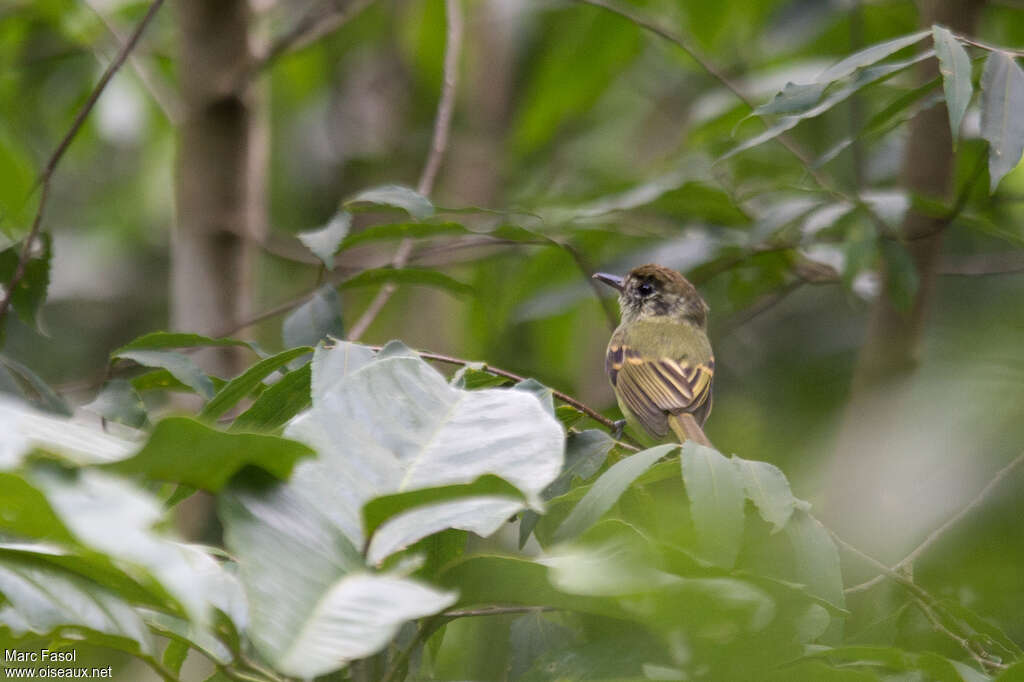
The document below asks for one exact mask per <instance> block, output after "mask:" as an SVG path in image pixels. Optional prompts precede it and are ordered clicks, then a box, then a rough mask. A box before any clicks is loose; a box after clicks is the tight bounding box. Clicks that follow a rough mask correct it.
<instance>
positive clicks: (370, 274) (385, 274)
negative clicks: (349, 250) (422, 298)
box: [338, 267, 473, 296]
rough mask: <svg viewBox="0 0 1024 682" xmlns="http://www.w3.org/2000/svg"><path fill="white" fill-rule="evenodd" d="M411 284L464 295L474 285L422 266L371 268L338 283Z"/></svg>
mask: <svg viewBox="0 0 1024 682" xmlns="http://www.w3.org/2000/svg"><path fill="white" fill-rule="evenodd" d="M389 282H390V283H394V284H410V285H413V286H426V287H433V288H435V289H444V290H445V291H450V292H452V293H453V294H456V295H459V296H464V295H467V294H471V293H473V287H471V286H469V285H467V284H463V283H462V282H460V281H458V280H457V279H454V278H452V277H449V276H448V275H446V274H444V273H442V272H438V271H437V270H424V269H420V268H392V267H382V268H370V269H369V270H363V271H362V272H360V273H359V274H358V275H355V276H354V277H350V278H349V279H346V280H345V281H344V282H342V283H341V284H339V285H338V287H339V288H340V289H358V288H359V287H370V286H379V285H381V284H385V283H389Z"/></svg>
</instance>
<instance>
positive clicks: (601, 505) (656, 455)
mask: <svg viewBox="0 0 1024 682" xmlns="http://www.w3.org/2000/svg"><path fill="white" fill-rule="evenodd" d="M677 447H679V446H678V445H658V446H656V447H653V448H650V449H648V450H644V451H643V452H638V453H636V454H635V455H630V456H629V457H626V458H625V459H623V460H621V461H619V462H616V463H615V465H614V466H612V467H611V468H610V469H608V471H606V472H604V473H603V474H601V477H600V478H598V479H597V480H596V481H595V482H594V485H593V486H592V487H591V488H590V490H589V491H587V494H586V495H585V496H584V497H583V499H582V500H580V502H579V504H577V505H576V506H575V507H573V510H572V511H571V512H570V513H569V516H568V517H567V518H566V519H565V521H563V522H562V525H561V526H559V527H558V530H557V531H556V532H555V540H556V541H562V540H567V539H569V538H573V537H575V536H577V535H579V534H580V533H582V532H583V531H585V530H586V529H587V528H589V527H590V526H592V525H594V523H596V522H597V520H598V519H600V518H601V517H602V516H603V515H604V513H605V512H606V511H608V510H609V509H611V507H612V505H613V504H615V502H616V500H618V499H619V497H620V496H621V495H622V493H623V492H625V490H626V488H628V487H629V485H630V484H631V483H632V482H633V481H635V480H636V479H637V477H638V476H640V474H642V473H644V472H645V471H647V470H648V469H649V468H650V467H651V466H652V465H653V464H654V463H655V462H657V461H658V460H659V459H661V458H662V457H664V456H665V455H667V454H669V453H670V452H672V450H674V449H675V448H677Z"/></svg>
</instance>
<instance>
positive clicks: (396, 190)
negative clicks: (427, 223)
mask: <svg viewBox="0 0 1024 682" xmlns="http://www.w3.org/2000/svg"><path fill="white" fill-rule="evenodd" d="M345 208H347V209H349V210H352V211H358V210H366V209H367V208H377V209H379V208H393V209H399V210H402V211H405V212H406V213H408V214H409V215H410V216H411V217H413V218H415V219H416V220H424V219H425V218H429V217H430V216H432V215H433V214H434V205H433V204H431V203H430V199H427V198H426V197H425V196H423V195H422V194H420V193H419V192H417V191H415V190H412V189H409V188H408V187H401V186H399V185H381V186H380V187H373V188H370V189H366V190H363V191H362V192H359V193H358V194H356V195H355V196H353V197H350V198H349V199H346V200H345Z"/></svg>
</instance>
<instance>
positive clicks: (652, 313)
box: [594, 264, 715, 445]
mask: <svg viewBox="0 0 1024 682" xmlns="http://www.w3.org/2000/svg"><path fill="white" fill-rule="evenodd" d="M594 279H597V280H599V281H601V282H604V283H605V284H607V285H609V286H612V287H614V288H616V289H618V291H619V308H620V310H621V311H622V322H621V323H620V324H619V326H618V328H617V329H616V330H615V332H614V333H613V334H612V338H611V341H609V343H608V352H607V355H606V356H605V371H607V372H608V378H609V380H611V384H612V388H613V389H614V390H615V397H616V399H617V400H618V402H619V407H620V408H621V409H622V414H623V416H624V417H625V418H626V423H628V424H629V425H630V426H631V427H632V428H633V429H634V430H636V431H638V433H641V432H642V435H646V436H647V438H641V440H649V441H651V442H659V441H664V440H666V439H667V437H668V436H669V431H670V430H671V431H672V433H674V434H675V436H676V438H678V440H679V442H680V443H682V442H684V441H686V440H694V441H696V442H697V443H700V444H702V445H710V442H709V441H708V439H707V437H706V436H705V435H704V431H703V430H702V427H703V426H704V422H705V421H706V420H707V418H708V414H710V413H711V384H712V380H713V378H714V373H715V356H714V355H713V354H712V352H711V342H710V341H709V340H708V333H707V323H708V310H709V308H708V304H707V303H705V302H704V299H703V298H701V296H700V294H699V293H697V289H696V288H695V287H694V286H693V285H692V284H690V282H689V281H688V280H687V279H686V278H685V277H683V276H682V275H680V274H679V273H678V272H676V271H675V270H671V269H669V268H666V267H663V266H661V265H654V264H648V265H641V266H640V267H638V268H634V269H633V270H632V271H630V273H629V274H628V275H626V276H625V277H617V276H615V275H609V274H606V273H603V272H601V273H598V274H596V275H594Z"/></svg>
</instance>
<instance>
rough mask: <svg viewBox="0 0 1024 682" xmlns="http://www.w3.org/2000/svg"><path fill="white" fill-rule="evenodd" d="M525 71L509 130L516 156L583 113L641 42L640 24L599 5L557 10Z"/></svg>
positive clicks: (538, 145)
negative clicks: (527, 69) (512, 122)
mask: <svg viewBox="0 0 1024 682" xmlns="http://www.w3.org/2000/svg"><path fill="white" fill-rule="evenodd" d="M544 45H545V49H544V50H543V51H542V52H541V53H539V54H537V55H536V58H535V59H534V60H532V61H533V64H534V68H533V69H532V72H531V73H529V74H528V76H527V79H526V82H525V87H524V89H523V93H522V96H521V97H520V99H519V108H518V111H517V113H516V121H515V124H514V127H513V131H512V141H513V145H514V147H515V149H516V150H517V151H518V152H519V153H520V154H521V155H527V154H532V153H533V152H535V151H537V150H538V149H540V148H541V147H543V146H544V145H545V144H547V143H548V142H549V141H551V139H552V138H553V137H554V136H555V135H556V134H557V133H558V132H559V130H561V128H562V127H563V126H564V125H566V124H567V123H569V122H570V121H572V120H574V119H577V118H579V117H581V116H583V115H585V114H586V113H587V112H588V111H589V110H590V108H591V107H592V106H593V105H594V103H595V102H596V101H597V99H598V98H599V97H600V96H601V94H602V93H603V92H605V91H606V90H607V88H608V87H609V85H610V84H611V83H612V82H613V81H614V79H615V78H616V76H618V75H619V74H620V73H622V71H623V70H624V69H626V68H627V67H628V66H629V64H630V63H631V62H632V60H633V56H634V55H635V54H637V52H638V51H639V50H640V48H641V45H642V40H641V36H640V32H639V29H638V28H637V27H636V26H634V25H633V24H631V23H630V22H628V21H622V19H621V18H620V17H617V16H615V15H614V14H612V13H611V12H606V11H604V10H601V9H599V8H591V7H580V8H573V9H572V10H570V11H566V12H564V13H562V14H560V15H558V16H557V17H556V18H555V20H554V22H553V26H552V28H551V33H550V35H549V37H548V39H547V40H545V41H544Z"/></svg>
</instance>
